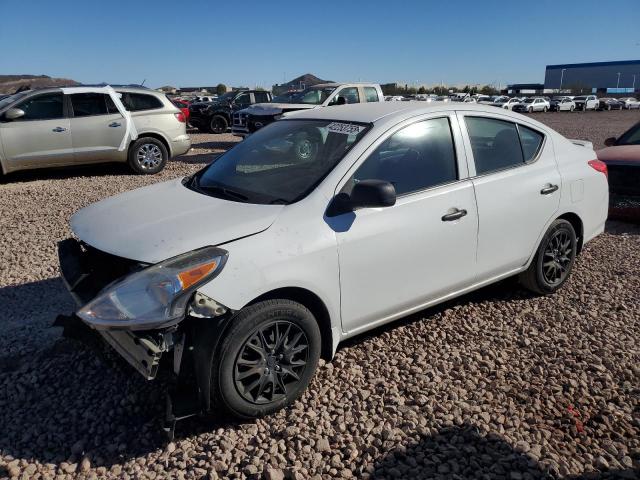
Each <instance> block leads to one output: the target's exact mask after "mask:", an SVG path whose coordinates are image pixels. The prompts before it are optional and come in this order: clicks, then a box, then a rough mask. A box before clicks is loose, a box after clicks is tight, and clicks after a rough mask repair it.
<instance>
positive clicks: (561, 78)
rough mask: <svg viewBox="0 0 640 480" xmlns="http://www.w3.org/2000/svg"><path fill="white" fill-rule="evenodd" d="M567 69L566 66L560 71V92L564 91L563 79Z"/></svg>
mask: <svg viewBox="0 0 640 480" xmlns="http://www.w3.org/2000/svg"><path fill="white" fill-rule="evenodd" d="M565 70H566V68H563V69H562V71H561V72H560V91H559V93H562V80H563V79H564V71H565Z"/></svg>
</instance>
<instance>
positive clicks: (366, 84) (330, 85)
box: [310, 82, 378, 88]
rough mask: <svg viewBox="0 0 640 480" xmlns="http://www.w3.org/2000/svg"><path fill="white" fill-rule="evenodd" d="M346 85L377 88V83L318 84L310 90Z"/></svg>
mask: <svg viewBox="0 0 640 480" xmlns="http://www.w3.org/2000/svg"><path fill="white" fill-rule="evenodd" d="M345 85H354V86H367V87H376V86H378V84H377V83H366V82H331V83H317V84H316V85H311V86H310V88H316V87H319V88H329V87H343V86H345Z"/></svg>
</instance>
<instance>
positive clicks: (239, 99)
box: [235, 93, 251, 105]
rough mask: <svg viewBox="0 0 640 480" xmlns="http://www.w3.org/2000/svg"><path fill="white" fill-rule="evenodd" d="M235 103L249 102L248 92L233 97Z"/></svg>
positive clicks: (243, 103) (247, 103) (244, 103)
mask: <svg viewBox="0 0 640 480" xmlns="http://www.w3.org/2000/svg"><path fill="white" fill-rule="evenodd" d="M235 103H236V105H249V104H250V103H251V96H250V95H249V94H248V93H243V94H240V95H238V96H237V97H236V99H235Z"/></svg>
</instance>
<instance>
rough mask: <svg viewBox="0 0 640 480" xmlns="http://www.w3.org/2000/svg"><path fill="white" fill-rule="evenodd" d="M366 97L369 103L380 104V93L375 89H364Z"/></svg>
mask: <svg viewBox="0 0 640 480" xmlns="http://www.w3.org/2000/svg"><path fill="white" fill-rule="evenodd" d="M364 96H365V97H366V100H367V102H378V101H379V100H380V99H379V98H378V91H377V90H376V89H375V88H373V87H364Z"/></svg>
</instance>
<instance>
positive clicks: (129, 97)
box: [122, 92, 163, 112]
mask: <svg viewBox="0 0 640 480" xmlns="http://www.w3.org/2000/svg"><path fill="white" fill-rule="evenodd" d="M122 104H123V105H124V106H125V108H126V109H127V110H129V111H131V112H139V111H141V110H155V109H158V108H162V107H163V104H162V102H161V101H160V99H159V98H157V97H155V96H154V95H147V94H145V93H130V92H122Z"/></svg>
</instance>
